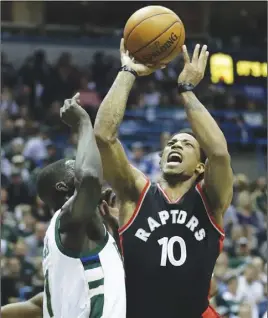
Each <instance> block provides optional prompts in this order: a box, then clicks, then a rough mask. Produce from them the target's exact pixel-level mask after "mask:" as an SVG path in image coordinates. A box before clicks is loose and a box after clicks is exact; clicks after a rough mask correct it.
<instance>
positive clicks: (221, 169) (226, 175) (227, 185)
mask: <svg viewBox="0 0 268 318" xmlns="http://www.w3.org/2000/svg"><path fill="white" fill-rule="evenodd" d="M183 55H184V61H185V66H184V69H183V71H182V72H181V74H180V75H179V78H178V85H179V91H180V93H181V96H182V100H183V104H184V107H185V110H186V113H187V118H188V120H189V122H190V124H191V127H192V130H193V132H194V134H195V135H196V138H197V140H198V142H199V144H200V146H201V148H202V149H203V150H204V152H205V154H206V156H207V158H208V159H207V161H206V165H205V176H204V190H205V193H206V195H207V197H208V199H209V203H210V205H211V206H212V208H213V210H214V211H215V213H216V214H218V212H219V214H218V215H220V214H221V213H223V212H225V210H226V208H227V207H228V205H229V204H230V202H231V199H232V193H233V192H232V191H233V173H232V169H231V163H230V162H231V160H230V155H229V152H228V148H227V142H226V140H225V137H224V135H223V133H222V131H221V129H220V128H219V126H218V125H217V123H216V121H215V120H214V119H213V118H212V116H211V115H210V113H209V112H208V111H207V109H206V108H205V107H204V106H203V105H202V104H201V103H200V101H199V100H198V99H197V97H196V96H195V94H194V93H193V92H192V91H191V90H192V89H193V88H194V87H195V86H196V85H197V84H198V83H199V82H200V81H201V79H202V78H203V76H204V72H205V69H206V64H207V60H208V56H209V53H208V51H207V46H206V45H204V46H203V47H202V49H201V52H200V45H199V44H197V45H196V47H195V50H194V53H193V57H192V60H190V58H189V55H188V52H187V49H186V46H183Z"/></svg>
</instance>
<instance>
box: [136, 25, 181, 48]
mask: <svg viewBox="0 0 268 318" xmlns="http://www.w3.org/2000/svg"><path fill="white" fill-rule="evenodd" d="M176 23H180V22H179V21H175V22H173V23H172V24H171V25H170V26H169V27H168V28H166V29H165V30H163V31H162V32H161V33H160V34H158V35H157V36H156V37H155V38H154V39H153V40H151V41H150V42H149V43H147V44H146V45H145V46H143V47H141V48H139V49H138V50H137V51H135V52H133V53H132V54H135V53H138V52H139V51H140V50H142V49H145V48H146V47H147V46H149V45H150V44H152V43H153V42H154V41H155V40H157V39H158V38H159V37H160V36H161V35H162V34H164V33H165V32H167V31H168V30H169V29H170V28H171V27H172V26H173V25H174V24H176ZM180 36H181V33H180V35H179V37H178V39H180ZM176 46H177V45H176Z"/></svg>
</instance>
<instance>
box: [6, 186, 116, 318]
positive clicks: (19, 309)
mask: <svg viewBox="0 0 268 318" xmlns="http://www.w3.org/2000/svg"><path fill="white" fill-rule="evenodd" d="M100 202H101V204H100V205H99V210H100V213H101V216H102V218H103V222H104V223H105V225H106V227H107V229H108V231H109V233H110V234H111V235H112V236H114V238H115V241H117V240H118V221H117V217H118V209H117V207H116V204H115V195H114V193H113V192H112V189H109V188H108V189H106V190H104V191H103V192H102V195H101V200H100ZM43 298H44V293H43V292H42V293H39V294H37V295H35V296H34V297H32V298H30V299H29V300H27V301H24V302H18V303H13V304H8V305H6V306H3V307H1V317H2V318H42V317H43Z"/></svg>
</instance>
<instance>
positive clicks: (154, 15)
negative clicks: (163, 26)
mask: <svg viewBox="0 0 268 318" xmlns="http://www.w3.org/2000/svg"><path fill="white" fill-rule="evenodd" d="M164 14H171V15H174V14H173V13H171V12H164V13H156V14H153V15H151V16H150V17H146V18H144V19H143V20H141V21H140V22H139V23H138V24H136V25H135V26H134V27H133V29H132V30H131V31H130V32H129V33H128V36H127V38H126V39H125V47H127V41H128V39H129V36H130V34H131V33H132V32H133V31H134V30H135V29H136V27H137V26H139V25H140V24H141V23H142V22H143V21H145V20H148V19H151V18H153V17H156V16H158V15H164Z"/></svg>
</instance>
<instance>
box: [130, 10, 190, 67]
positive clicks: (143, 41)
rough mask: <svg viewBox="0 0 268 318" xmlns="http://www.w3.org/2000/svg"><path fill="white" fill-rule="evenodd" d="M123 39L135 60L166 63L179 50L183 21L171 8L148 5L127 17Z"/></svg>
mask: <svg viewBox="0 0 268 318" xmlns="http://www.w3.org/2000/svg"><path fill="white" fill-rule="evenodd" d="M124 40H125V47H126V49H127V50H128V51H129V52H130V54H131V55H132V56H133V57H134V58H135V60H136V61H138V62H140V63H144V64H153V65H156V64H167V63H169V62H170V61H172V60H173V59H174V58H175V57H176V56H177V55H178V54H179V53H180V52H181V48H182V45H183V44H184V40H185V30H184V25H183V23H182V21H181V19H180V18H179V17H178V16H177V15H176V14H175V13H174V12H173V11H172V10H170V9H167V8H165V7H162V6H147V7H144V8H142V9H140V10H138V11H136V12H135V13H133V14H132V16H131V17H130V18H129V19H128V21H127V23H126V25H125V29H124Z"/></svg>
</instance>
